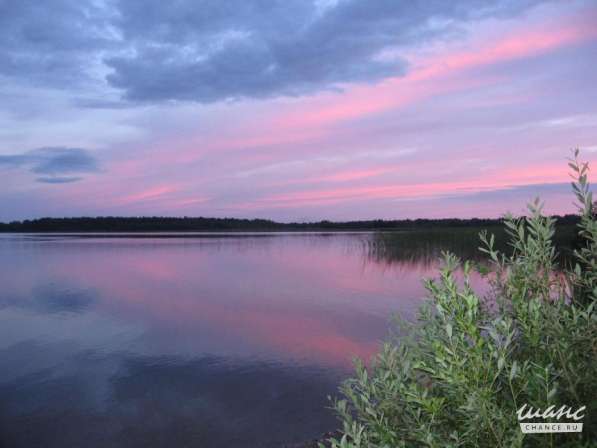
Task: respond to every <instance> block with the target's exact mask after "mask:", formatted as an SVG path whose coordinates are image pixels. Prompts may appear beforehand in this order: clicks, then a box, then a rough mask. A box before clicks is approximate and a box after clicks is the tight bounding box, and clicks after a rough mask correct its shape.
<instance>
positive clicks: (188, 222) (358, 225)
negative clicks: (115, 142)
mask: <svg viewBox="0 0 597 448" xmlns="http://www.w3.org/2000/svg"><path fill="white" fill-rule="evenodd" d="M552 218H553V219H555V221H556V225H558V226H576V225H577V224H578V223H579V222H580V218H579V217H578V216H577V215H564V216H553V217H552ZM503 224H504V219H502V218H499V219H481V218H471V219H458V218H443V219H399V220H383V219H374V220H362V221H337V222H334V221H327V220H323V221H316V222H291V223H282V222H276V221H272V220H268V219H239V218H205V217H196V218H193V217H178V218H176V217H159V216H152V217H115V216H106V217H76V218H39V219H33V220H23V221H11V222H8V223H3V222H0V232H3V233H6V232H13V233H53V232H54V233H63V232H72V233H90V232H102V233H103V232H105V233H112V232H114V233H117V232H128V233H141V232H172V233H177V232H293V231H376V230H379V231H394V230H436V229H446V230H448V229H463V228H469V229H479V228H481V229H485V228H498V227H503Z"/></svg>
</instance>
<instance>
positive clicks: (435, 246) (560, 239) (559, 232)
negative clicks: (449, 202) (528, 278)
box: [367, 222, 578, 267]
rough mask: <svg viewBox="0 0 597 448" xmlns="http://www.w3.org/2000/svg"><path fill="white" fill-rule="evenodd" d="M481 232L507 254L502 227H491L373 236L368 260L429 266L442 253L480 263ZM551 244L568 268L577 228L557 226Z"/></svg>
mask: <svg viewBox="0 0 597 448" xmlns="http://www.w3.org/2000/svg"><path fill="white" fill-rule="evenodd" d="M484 231H486V232H488V233H490V234H492V235H494V238H495V247H496V249H498V250H500V251H501V252H503V253H506V254H508V255H510V254H511V252H512V248H511V246H509V244H508V234H507V232H506V229H505V226H504V225H495V226H489V227H481V226H474V227H436V228H427V229H422V230H402V231H395V232H377V233H376V234H374V236H373V238H372V239H371V240H370V241H369V242H368V247H367V250H368V256H369V257H370V258H371V259H373V260H375V261H377V262H382V263H387V264H394V263H402V262H407V263H417V264H424V265H433V264H436V263H437V261H438V260H439V259H440V258H441V257H442V253H444V252H450V253H453V254H454V255H456V256H457V257H459V258H461V259H464V260H471V261H476V262H484V261H488V260H489V257H488V256H487V254H485V253H483V252H481V251H479V248H478V242H479V234H480V233H481V232H484ZM553 244H554V247H555V248H556V261H557V262H558V264H559V265H560V266H562V267H565V266H569V265H570V264H571V263H572V262H573V261H574V249H575V248H576V247H577V245H578V225H577V224H574V223H568V222H566V223H563V224H560V225H558V226H557V227H556V232H555V234H554V237H553Z"/></svg>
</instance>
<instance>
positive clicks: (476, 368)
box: [322, 151, 597, 448]
mask: <svg viewBox="0 0 597 448" xmlns="http://www.w3.org/2000/svg"><path fill="white" fill-rule="evenodd" d="M577 156H578V151H576V152H575V153H574V157H573V158H572V160H571V161H570V167H571V169H572V170H573V175H574V178H575V182H574V186H573V188H574V192H575V195H576V198H577V201H578V204H579V212H580V216H581V218H580V223H579V225H578V227H577V233H578V241H577V245H578V247H579V248H578V249H577V250H576V251H575V252H574V260H575V261H574V262H573V263H572V262H571V263H570V264H569V267H568V268H566V267H564V268H562V267H561V266H558V265H557V261H556V259H557V256H556V248H555V247H554V239H555V238H556V235H557V233H556V230H555V220H554V219H553V218H549V217H546V216H543V214H542V207H541V204H540V202H539V201H538V200H537V201H535V202H533V203H531V204H529V215H528V216H527V217H523V218H513V217H507V218H506V219H505V221H504V229H503V230H501V232H502V236H504V237H506V238H505V240H506V241H507V242H508V246H506V247H507V250H502V249H501V247H504V246H498V243H497V240H498V238H497V237H496V236H495V235H493V234H492V233H491V232H483V233H482V234H481V236H480V240H481V241H480V246H481V248H480V249H481V252H482V253H483V254H484V255H485V256H486V257H487V259H488V262H487V265H486V269H483V272H482V274H483V275H487V276H488V279H489V281H490V283H491V297H492V300H491V302H492V304H493V305H494V306H487V301H486V300H485V298H484V297H481V296H479V295H478V294H477V293H476V292H475V291H474V290H473V288H472V286H471V284H470V282H469V276H470V274H471V272H472V270H473V269H474V265H475V264H474V263H471V262H469V261H466V262H464V263H463V262H461V261H460V259H459V258H458V257H456V256H455V255H453V254H452V253H449V252H446V253H444V254H443V267H442V269H441V273H440V277H439V279H438V280H428V281H425V287H426V289H427V291H428V295H429V300H428V301H427V302H426V304H425V305H424V306H423V307H422V309H421V310H420V313H419V319H418V322H417V323H416V324H414V325H411V324H408V323H405V322H399V323H398V325H399V327H400V328H401V331H398V332H397V333H399V334H403V335H404V334H405V332H406V334H407V335H408V336H401V337H400V338H396V339H392V340H390V341H388V342H387V343H385V344H384V346H383V349H382V350H381V352H380V353H379V355H377V356H376V358H375V359H374V360H373V362H372V364H371V366H370V367H366V366H365V364H364V363H363V362H362V361H357V362H356V373H355V376H354V377H353V378H351V379H349V380H347V381H346V382H345V383H344V385H343V386H342V388H341V393H342V398H341V399H339V400H336V401H335V402H334V408H335V410H336V412H337V413H338V415H339V417H340V419H341V422H342V430H341V431H342V435H341V436H338V437H336V438H330V439H329V440H328V443H329V444H331V446H332V447H334V448H339V447H341V448H365V447H367V448H381V447H388V448H395V447H433V448H435V447H437V448H445V447H471V448H472V447H504V448H506V447H507V448H510V447H523V446H525V447H527V446H528V447H589V446H596V443H595V441H596V440H597V418H596V417H597V315H596V313H595V310H594V307H595V302H596V298H597V257H596V255H597V223H596V221H595V218H594V213H593V212H594V210H593V201H592V195H591V193H590V191H589V186H588V181H587V173H588V166H587V165H586V164H583V163H580V162H579V161H578V159H577ZM493 230H495V229H493ZM494 233H495V232H494ZM465 234H466V237H467V238H468V236H469V235H468V233H465ZM463 237H464V235H463ZM458 272H464V282H463V283H462V282H459V281H457V273H458ZM524 404H527V405H528V406H533V408H535V409H537V408H540V409H546V408H547V407H548V406H551V405H555V406H556V408H559V407H560V406H562V405H567V406H570V407H572V408H574V409H577V408H579V407H581V406H586V409H585V411H584V415H585V417H584V420H583V423H584V431H583V432H582V433H574V434H534V435H533V434H523V433H522V432H521V430H520V427H519V422H518V419H517V414H516V412H517V409H519V408H520V407H521V406H522V405H524ZM322 446H323V445H322Z"/></svg>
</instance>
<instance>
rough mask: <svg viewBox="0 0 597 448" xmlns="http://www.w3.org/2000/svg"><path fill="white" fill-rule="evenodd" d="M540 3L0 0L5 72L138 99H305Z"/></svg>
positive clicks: (401, 66)
mask: <svg viewBox="0 0 597 448" xmlns="http://www.w3.org/2000/svg"><path fill="white" fill-rule="evenodd" d="M534 3H536V1H535V0H520V1H512V0H452V1H444V0H418V1H414V0H413V1H408V2H406V1H404V2H399V1H396V0H367V1H364V0H338V1H337V2H333V1H328V2H327V4H328V6H327V7H323V6H321V5H325V4H326V2H321V1H319V2H315V1H313V2H311V1H306V0H227V1H221V0H202V1H196V0H179V1H177V2H163V1H161V0H106V1H104V2H84V1H76V0H56V1H54V2H52V4H51V5H50V4H48V3H44V2H36V1H32V0H29V1H22V0H0V39H2V43H3V45H2V47H1V48H0V75H4V76H11V77H15V78H19V79H20V80H29V81H33V82H52V83H54V84H55V85H62V87H65V88H68V87H70V86H71V85H72V82H76V81H80V80H81V79H84V78H86V77H93V76H94V70H95V76H98V77H99V78H102V77H103V76H104V75H105V73H102V71H101V70H98V66H99V67H101V64H102V63H103V64H104V69H105V68H108V69H109V70H111V72H110V73H109V74H108V75H107V77H106V80H107V82H108V84H109V85H110V86H112V87H115V88H117V89H119V90H121V91H122V94H123V97H124V98H125V99H126V100H129V101H132V102H158V101H168V100H188V101H199V102H212V101H220V100H226V99H234V98H242V97H253V98H255V97H257V98H261V97H271V96H278V95H302V94H306V93H312V92H315V91H319V90H322V89H338V88H341V85H342V84H343V83H347V82H375V81H378V80H380V79H383V78H385V77H388V76H395V75H400V74H402V73H404V72H405V71H406V70H407V65H406V62H405V61H404V60H403V59H402V58H400V57H399V54H400V52H399V51H398V52H397V54H398V56H395V57H392V58H383V57H380V52H382V51H383V50H386V49H388V48H397V47H399V46H404V45H410V44H412V43H413V42H417V43H419V42H422V41H425V40H428V39H431V38H434V37H437V36H438V35H444V34H445V33H450V32H454V31H455V30H458V28H459V26H460V25H462V24H463V23H464V22H466V21H469V20H474V19H478V18H482V17H489V16H492V17H493V16H507V15H514V14H517V13H519V12H520V11H522V10H524V9H525V8H528V7H529V6H530V5H532V4H534Z"/></svg>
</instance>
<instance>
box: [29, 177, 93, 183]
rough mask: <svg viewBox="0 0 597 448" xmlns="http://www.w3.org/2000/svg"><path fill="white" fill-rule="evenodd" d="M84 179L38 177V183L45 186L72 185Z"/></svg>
mask: <svg viewBox="0 0 597 448" xmlns="http://www.w3.org/2000/svg"><path fill="white" fill-rule="evenodd" d="M81 179H83V178H82V177H38V178H37V179H35V180H36V181H37V182H41V183H43V184H70V183H72V182H77V181H79V180H81Z"/></svg>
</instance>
